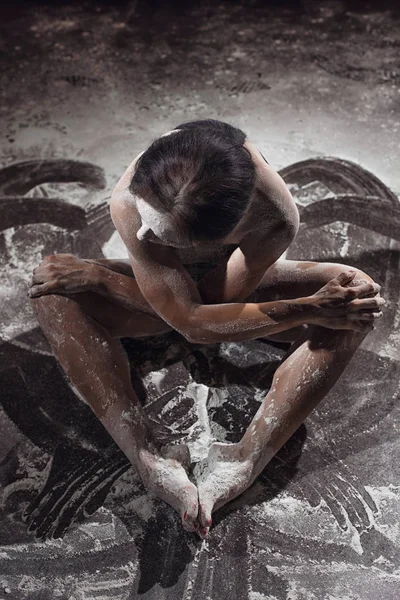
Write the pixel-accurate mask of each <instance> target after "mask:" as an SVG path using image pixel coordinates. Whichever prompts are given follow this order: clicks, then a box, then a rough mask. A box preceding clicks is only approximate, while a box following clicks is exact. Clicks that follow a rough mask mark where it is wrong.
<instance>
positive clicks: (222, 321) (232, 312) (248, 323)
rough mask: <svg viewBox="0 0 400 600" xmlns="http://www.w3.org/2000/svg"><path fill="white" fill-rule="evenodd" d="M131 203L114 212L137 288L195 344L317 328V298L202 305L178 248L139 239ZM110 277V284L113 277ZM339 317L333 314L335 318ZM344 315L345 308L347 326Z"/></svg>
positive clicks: (114, 203)
mask: <svg viewBox="0 0 400 600" xmlns="http://www.w3.org/2000/svg"><path fill="white" fill-rule="evenodd" d="M132 202H133V201H132V199H130V198H129V197H128V196H127V195H125V196H117V197H114V198H113V199H112V200H111V204H110V209H111V216H112V220H113V222H114V225H115V227H116V229H117V230H118V232H119V234H120V235H121V238H122V240H123V242H124V243H125V245H126V247H127V249H128V251H129V257H130V261H131V265H132V269H133V271H134V274H135V278H136V281H137V284H138V286H139V288H140V290H141V292H142V294H143V296H144V297H145V298H146V300H147V302H148V303H149V304H150V306H151V307H152V308H153V310H154V311H155V312H156V313H157V314H158V315H159V316H160V318H162V319H163V320H164V321H165V322H166V323H168V324H169V325H170V326H171V327H173V328H174V329H176V330H177V331H178V332H179V333H181V334H182V335H183V336H184V337H185V338H186V339H187V340H189V341H190V342H193V343H204V344H210V343H217V342H227V341H242V340H251V339H256V338H259V337H264V336H268V335H272V334H274V333H279V332H281V331H286V330H288V329H291V328H293V327H297V326H298V325H303V324H312V323H313V322H314V319H316V318H317V315H316V313H317V312H318V307H317V306H316V305H315V302H314V296H312V297H306V298H297V299H294V300H278V301H274V302H261V303H243V302H239V303H227V304H208V305H205V304H203V303H202V300H201V297H200V294H199V291H198V289H197V287H196V284H195V283H194V281H193V280H192V279H191V277H190V275H189V274H188V272H187V271H186V270H185V268H184V267H183V265H182V264H181V261H180V259H179V256H178V254H177V252H176V250H175V249H174V248H171V247H167V246H162V245H160V244H153V243H151V242H144V241H139V240H138V239H137V236H136V233H137V231H138V230H139V228H140V226H141V221H140V215H139V214H138V212H137V210H136V208H135V207H134V205H133V203H132ZM109 277H110V281H111V279H112V272H110V275H109ZM102 285H105V286H107V278H106V277H103V278H102ZM339 287H340V286H339ZM353 289H354V288H353ZM341 290H342V291H343V290H346V288H341ZM370 292H371V290H370ZM341 293H342V292H341ZM354 297H356V296H354V293H352V299H353V298H354ZM336 301H337V298H336ZM319 312H321V310H319ZM339 312H340V311H338V309H336V311H335V310H334V313H335V314H336V313H337V314H339ZM344 315H345V309H343V317H342V320H343V323H344V321H346V317H345V316H344ZM319 318H321V316H319ZM345 325H346V324H345V323H344V326H343V327H342V328H344V329H346V328H348V329H352V328H353V329H355V328H356V326H355V325H354V324H353V326H351V325H350V323H347V326H345ZM338 328H339V327H338Z"/></svg>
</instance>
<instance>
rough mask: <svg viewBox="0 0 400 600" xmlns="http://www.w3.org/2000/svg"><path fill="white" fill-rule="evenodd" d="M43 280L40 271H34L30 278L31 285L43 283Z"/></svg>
mask: <svg viewBox="0 0 400 600" xmlns="http://www.w3.org/2000/svg"><path fill="white" fill-rule="evenodd" d="M44 281H45V278H44V275H43V274H42V273H41V272H40V271H36V272H35V271H34V272H33V275H32V277H31V285H36V284H40V283H44Z"/></svg>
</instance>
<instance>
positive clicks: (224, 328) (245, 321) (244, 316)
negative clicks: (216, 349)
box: [188, 298, 313, 344]
mask: <svg viewBox="0 0 400 600" xmlns="http://www.w3.org/2000/svg"><path fill="white" fill-rule="evenodd" d="M312 315H313V306H312V304H311V302H310V299H309V298H297V299H295V300H277V301H274V302H260V303H250V302H247V303H242V302H241V303H234V304H211V305H197V306H196V308H195V309H194V311H193V312H192V314H191V316H190V323H189V327H188V329H189V330H190V334H191V335H190V337H191V340H192V341H193V342H196V343H200V344H201V343H204V344H210V343H217V342H234V341H245V340H253V339H257V338H259V337H264V336H268V335H272V334H275V333H279V332H281V331H287V330H288V329H292V328H294V327H298V326H299V325H305V324H309V323H312Z"/></svg>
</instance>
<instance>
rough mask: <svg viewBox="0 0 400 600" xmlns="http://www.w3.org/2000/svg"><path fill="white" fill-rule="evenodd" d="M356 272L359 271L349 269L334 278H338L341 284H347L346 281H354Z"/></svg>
mask: <svg viewBox="0 0 400 600" xmlns="http://www.w3.org/2000/svg"><path fill="white" fill-rule="evenodd" d="M356 273H357V271H353V270H352V269H349V270H348V271H343V272H342V273H339V275H338V276H337V277H335V278H334V280H336V281H337V283H338V284H339V285H346V283H350V281H353V279H354V277H355V276H356Z"/></svg>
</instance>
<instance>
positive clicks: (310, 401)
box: [198, 261, 372, 530]
mask: <svg viewBox="0 0 400 600" xmlns="http://www.w3.org/2000/svg"><path fill="white" fill-rule="evenodd" d="M284 262H285V263H286V264H284V265H281V266H279V267H277V266H275V268H272V270H271V272H268V273H267V275H266V276H265V277H264V279H263V281H262V282H261V285H262V286H264V288H263V289H262V288H261V289H259V290H257V300H253V301H257V302H261V301H264V300H266V299H268V300H270V299H272V298H276V297H280V296H282V297H283V296H285V297H286V298H290V297H292V298H293V297H296V296H302V295H310V294H313V293H314V292H316V291H317V290H318V289H320V288H321V287H322V286H323V285H325V284H326V283H327V281H329V280H330V279H332V278H333V277H336V276H337V275H338V274H339V273H340V272H342V271H344V270H346V269H347V268H348V267H346V266H344V265H336V264H333V263H327V264H323V263H320V264H319V263H313V264H314V270H311V267H310V269H308V270H305V269H303V270H302V269H301V268H300V269H298V267H296V265H297V264H298V263H297V262H296V261H284ZM300 264H301V263H300ZM306 264H307V265H310V264H312V263H306ZM279 271H280V273H279ZM359 273H360V275H359V277H357V276H356V279H358V280H359V279H364V280H367V281H372V279H371V278H370V277H369V276H368V275H366V274H365V273H362V272H359ZM278 276H279V284H278ZM278 285H279V288H278ZM261 297H262V298H263V300H261V299H259V298H261ZM249 301H252V299H250V300H249ZM367 334H368V332H367V333H364V332H362V333H361V332H356V331H345V330H331V329H327V328H324V327H319V326H311V327H308V328H307V329H306V330H305V331H303V332H302V333H301V335H300V337H299V338H298V340H297V341H296V342H295V344H293V345H292V347H291V348H290V350H289V352H288V353H287V355H286V356H285V357H284V359H283V361H282V363H281V365H280V366H279V368H278V369H277V371H276V373H275V375H274V379H273V382H272V386H271V389H270V391H269V392H268V394H267V396H266V398H265V399H264V401H263V403H262V404H261V406H260V408H259V410H258V412H257V413H256V415H255V417H254V419H253V420H252V422H251V424H250V426H249V428H248V429H247V431H246V433H245V435H244V436H243V438H242V440H241V441H240V443H239V444H221V443H214V444H213V445H212V446H211V448H210V452H209V457H208V466H207V468H206V470H205V471H204V473H203V474H202V475H201V476H200V480H199V481H198V490H199V500H200V513H199V518H200V524H201V525H202V528H201V529H203V528H205V529H206V530H208V528H209V527H210V525H211V513H212V511H214V510H216V509H218V508H219V507H221V506H223V505H224V504H225V503H226V502H228V501H229V500H231V499H233V498H235V497H237V496H238V495H239V494H241V493H242V492H243V491H244V490H245V489H247V488H248V487H249V486H250V485H251V484H252V483H253V481H254V480H255V478H256V477H257V476H258V475H259V474H260V473H261V471H262V470H263V469H264V468H265V466H266V465H267V464H268V462H269V461H270V460H271V459H272V457H273V456H274V455H275V454H276V452H278V450H279V449H280V448H281V447H282V446H283V444H285V442H286V441H287V440H288V439H289V438H290V436H291V435H292V434H293V433H294V432H295V431H296V430H297V428H298V427H299V426H300V425H301V423H302V422H303V421H304V420H305V418H306V417H307V416H308V415H309V414H310V412H311V411H312V409H313V408H314V407H315V406H316V405H317V404H318V403H319V402H320V401H321V400H322V398H323V397H324V396H325V395H326V394H327V393H328V391H329V390H330V389H331V388H332V386H333V385H334V383H335V382H336V381H337V380H338V379H339V377H340V375H341V374H342V373H343V371H344V369H345V367H346V365H347V364H348V363H349V362H350V360H351V358H352V356H353V355H354V353H355V351H356V349H357V347H358V346H359V345H360V343H361V342H362V340H363V339H364V337H365V336H366V335H367Z"/></svg>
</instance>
